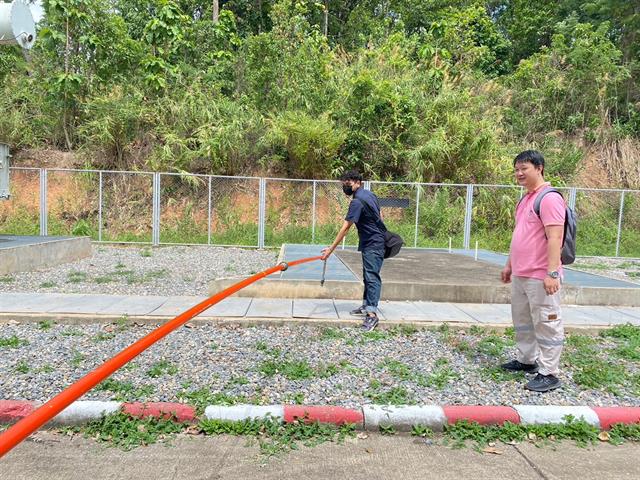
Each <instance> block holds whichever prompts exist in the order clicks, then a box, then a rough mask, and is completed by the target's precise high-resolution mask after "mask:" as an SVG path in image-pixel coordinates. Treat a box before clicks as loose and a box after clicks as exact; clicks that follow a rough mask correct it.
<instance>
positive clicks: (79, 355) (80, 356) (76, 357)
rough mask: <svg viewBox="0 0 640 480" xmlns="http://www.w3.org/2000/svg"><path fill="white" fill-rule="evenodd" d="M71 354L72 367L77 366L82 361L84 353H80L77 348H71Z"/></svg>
mask: <svg viewBox="0 0 640 480" xmlns="http://www.w3.org/2000/svg"><path fill="white" fill-rule="evenodd" d="M72 352H73V355H72V356H71V362H70V363H71V365H72V366H74V367H79V366H80V365H81V364H82V362H83V361H84V355H83V354H82V353H80V352H79V351H78V350H76V349H73V350H72Z"/></svg>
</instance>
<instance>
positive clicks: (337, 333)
mask: <svg viewBox="0 0 640 480" xmlns="http://www.w3.org/2000/svg"><path fill="white" fill-rule="evenodd" d="M346 336H347V334H346V332H345V331H344V330H342V329H339V328H333V327H325V328H323V329H322V330H321V331H320V340H338V339H342V338H346Z"/></svg>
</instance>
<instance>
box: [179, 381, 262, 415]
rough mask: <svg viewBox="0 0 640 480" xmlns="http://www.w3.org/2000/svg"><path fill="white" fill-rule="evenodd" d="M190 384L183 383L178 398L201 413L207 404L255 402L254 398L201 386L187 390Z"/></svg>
mask: <svg viewBox="0 0 640 480" xmlns="http://www.w3.org/2000/svg"><path fill="white" fill-rule="evenodd" d="M189 386H190V385H183V388H185V390H183V391H182V392H180V393H179V394H178V398H179V399H180V400H181V401H184V402H186V403H189V404H190V405H193V406H194V407H195V408H196V412H198V414H202V413H203V412H204V409H205V408H206V407H207V406H208V405H227V406H228V405H236V404H238V403H249V404H254V403H257V402H256V400H255V399H252V398H247V397H243V396H232V395H228V394H226V393H224V392H215V393H214V392H212V391H211V389H209V388H207V387H202V388H199V389H197V390H192V391H187V390H186V389H187V388H189Z"/></svg>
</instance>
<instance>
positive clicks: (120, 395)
mask: <svg viewBox="0 0 640 480" xmlns="http://www.w3.org/2000/svg"><path fill="white" fill-rule="evenodd" d="M96 390H99V391H107V392H112V393H113V394H114V395H113V399H114V400H117V401H120V402H130V401H134V400H140V401H144V400H145V399H146V397H148V396H149V395H151V394H152V393H153V392H154V391H155V387H153V385H144V386H142V387H136V386H135V385H133V383H131V382H123V381H120V380H114V379H112V378H107V379H106V380H104V381H103V382H102V383H100V384H98V386H97V387H96Z"/></svg>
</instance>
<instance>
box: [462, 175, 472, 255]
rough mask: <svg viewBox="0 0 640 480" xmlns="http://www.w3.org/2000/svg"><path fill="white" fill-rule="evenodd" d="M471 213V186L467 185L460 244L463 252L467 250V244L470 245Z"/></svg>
mask: <svg viewBox="0 0 640 480" xmlns="http://www.w3.org/2000/svg"><path fill="white" fill-rule="evenodd" d="M472 212H473V185H467V199H466V202H465V212H464V238H463V242H462V243H463V248H464V249H465V250H468V249H469V244H470V243H471V220H472V218H471V217H472Z"/></svg>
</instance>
